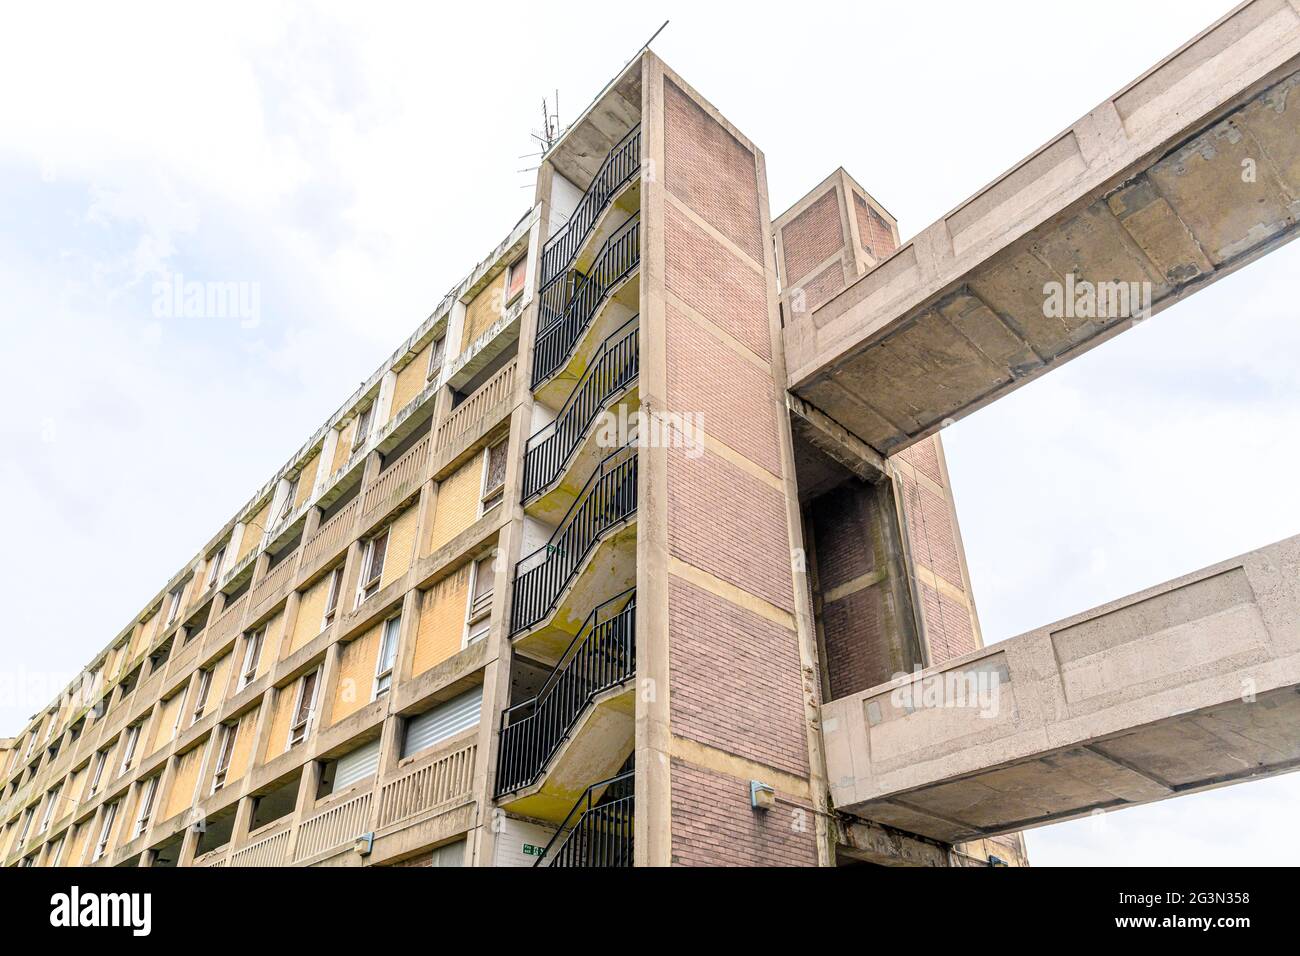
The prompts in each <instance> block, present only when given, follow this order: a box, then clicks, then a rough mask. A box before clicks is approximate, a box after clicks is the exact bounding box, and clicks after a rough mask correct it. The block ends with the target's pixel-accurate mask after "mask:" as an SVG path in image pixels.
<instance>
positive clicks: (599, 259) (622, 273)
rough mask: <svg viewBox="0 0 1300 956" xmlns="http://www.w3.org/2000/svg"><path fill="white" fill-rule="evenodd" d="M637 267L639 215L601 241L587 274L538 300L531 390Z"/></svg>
mask: <svg viewBox="0 0 1300 956" xmlns="http://www.w3.org/2000/svg"><path fill="white" fill-rule="evenodd" d="M640 262H641V214H640V213H637V214H636V215H635V216H633V217H632V218H631V219H629V220H628V221H627V222H625V223H623V225H621V226H619V227H618V229H617V230H616V231H615V232H614V234H613V235H611V236H610V237H609V238H608V239H606V240H605V244H604V245H603V246H601V247H600V252H598V253H597V254H596V260H595V261H594V262H593V263H592V264H591V271H590V272H588V273H587V274H586V275H583V276H576V277H574V278H568V277H564V278H558V279H556V280H555V281H554V282H553V283H552V284H551V285H550V286H548V287H547V288H546V289H545V290H543V292H542V294H541V296H540V305H539V311H540V315H539V317H538V326H537V328H538V331H537V344H536V345H535V346H534V348H533V379H532V383H531V385H532V387H533V388H536V387H537V386H538V385H540V384H541V383H542V382H544V381H546V380H547V379H548V378H550V377H551V376H552V375H554V374H555V373H556V371H558V370H559V368H560V366H562V365H563V364H564V363H565V362H566V361H568V358H569V356H570V354H572V352H573V348H574V346H575V345H577V343H578V340H579V339H580V338H582V333H583V332H585V331H586V330H587V327H588V326H589V325H591V320H592V319H593V318H594V317H595V315H596V312H597V311H598V310H599V309H600V306H601V303H603V302H604V301H605V297H606V296H607V295H608V294H609V293H610V291H611V290H612V289H613V288H614V287H615V286H617V285H618V284H619V283H620V282H622V281H623V280H624V279H626V278H627V277H628V276H630V275H631V274H632V273H633V272H634V271H635V270H636V267H637V266H638V265H639V264H640Z"/></svg>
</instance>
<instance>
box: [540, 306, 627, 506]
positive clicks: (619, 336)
mask: <svg viewBox="0 0 1300 956" xmlns="http://www.w3.org/2000/svg"><path fill="white" fill-rule="evenodd" d="M638 319H639V316H633V317H632V318H631V319H629V320H628V321H627V322H625V323H624V324H623V325H622V326H621V327H620V328H619V329H618V331H617V332H615V333H614V334H613V335H611V336H610V337H609V338H607V339H605V341H604V342H602V343H601V345H600V349H599V351H597V353H596V354H595V356H593V357H592V360H591V364H590V365H589V366H588V367H587V372H586V374H585V375H583V377H582V381H580V382H579V383H578V385H577V387H576V388H575V389H574V390H573V394H572V395H570V396H569V399H568V401H566V402H565V403H564V406H563V407H562V408H561V409H560V411H559V414H557V415H556V416H555V421H553V422H551V423H550V424H549V425H547V426H545V427H544V428H541V429H538V431H536V432H535V433H534V434H533V435H532V437H530V438H529V439H528V443H527V444H526V445H525V446H524V476H523V500H524V501H525V502H527V501H529V500H531V499H532V498H534V497H536V496H537V495H539V494H541V492H542V491H543V490H544V489H545V488H546V487H547V486H548V485H550V484H551V482H553V481H554V480H555V479H556V478H558V477H559V475H560V473H561V472H562V471H563V470H564V468H565V466H566V465H567V464H568V463H569V458H570V457H571V456H572V455H573V453H574V451H575V450H576V449H577V447H578V444H579V442H581V440H582V436H583V435H585V434H586V432H587V429H588V428H589V427H590V426H591V423H592V422H593V421H595V419H596V416H597V415H598V414H600V412H601V411H602V410H603V409H604V408H605V405H606V403H607V402H608V401H609V400H610V399H611V398H612V397H613V396H615V395H617V394H618V393H619V392H621V391H622V390H623V389H625V388H627V387H628V386H629V385H630V384H631V383H632V382H633V381H635V380H636V377H637V373H638V371H639V368H640V356H641V350H640V348H639V347H638V341H637V334H638V329H639V328H640V323H639V322H638Z"/></svg>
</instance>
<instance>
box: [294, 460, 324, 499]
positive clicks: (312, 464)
mask: <svg viewBox="0 0 1300 956" xmlns="http://www.w3.org/2000/svg"><path fill="white" fill-rule="evenodd" d="M319 464H320V453H319V452H317V453H315V454H313V455H312V456H311V457H310V458H308V459H307V460H306V461H305V462H303V464H302V472H301V474H299V475H298V488H297V490H296V491H295V492H294V495H293V507H294V509H295V510H296V509H298V508H300V507H302V505H304V504H305V503H306V501H307V499H308V498H310V497H311V489H312V486H314V485H315V484H316V468H317V466H318V465H319Z"/></svg>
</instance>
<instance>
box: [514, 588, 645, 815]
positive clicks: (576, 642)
mask: <svg viewBox="0 0 1300 956" xmlns="http://www.w3.org/2000/svg"><path fill="white" fill-rule="evenodd" d="M635 675H636V594H635V592H634V591H626V592H624V593H623V594H620V595H619V596H618V597H616V598H613V599H612V600H609V601H606V602H605V603H604V604H602V605H601V606H600V607H598V608H596V609H595V610H594V611H592V612H591V615H590V616H589V617H588V618H587V620H586V622H585V623H584V624H583V625H582V628H581V629H580V630H579V631H578V633H577V634H576V635H575V636H574V638H573V641H572V642H571V643H570V644H569V647H568V649H567V650H565V652H564V654H563V655H561V657H560V662H559V663H558V664H557V665H556V666H555V670H553V671H552V672H551V675H550V677H548V678H547V679H546V683H544V684H543V685H542V689H541V690H540V691H538V692H537V696H536V697H534V698H533V699H532V700H528V701H525V702H523V703H522V704H516V705H515V706H513V707H511V708H510V709H509V710H507V711H505V713H503V714H502V715H501V743H500V749H499V750H498V751H497V779H496V793H497V796H500V795H501V794H503V793H509V792H511V791H512V790H519V789H522V788H523V787H527V786H529V785H531V784H532V783H534V782H535V781H536V780H537V778H538V777H540V776H541V774H542V771H543V770H544V769H545V768H546V765H547V764H548V763H549V762H550V760H551V758H552V757H553V756H554V755H555V753H556V751H557V750H559V749H560V745H561V744H562V743H564V741H565V740H566V739H568V737H569V734H570V733H571V732H572V731H573V728H574V726H575V725H576V724H577V722H578V719H579V718H580V717H582V715H583V713H584V712H585V711H586V709H587V707H588V706H589V705H590V704H591V702H592V701H593V700H595V698H596V696H597V695H598V694H600V693H602V692H604V691H607V690H609V689H610V688H613V687H618V686H619V685H620V684H624V683H626V682H627V681H629V680H631V679H632V678H633V677H634V676H635Z"/></svg>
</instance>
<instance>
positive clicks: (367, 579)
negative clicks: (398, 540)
mask: <svg viewBox="0 0 1300 956" xmlns="http://www.w3.org/2000/svg"><path fill="white" fill-rule="evenodd" d="M387 553H388V529H387V528H385V529H384V530H383V531H381V532H379V534H377V535H375V536H374V537H373V538H371V539H370V540H369V541H367V542H366V553H365V555H364V556H363V559H362V561H361V568H362V570H361V584H360V585H358V587H357V604H358V605H360V604H361V602H362V601H364V600H365V599H366V598H368V597H370V596H371V595H372V594H374V593H375V592H376V591H378V590H379V580H380V578H381V577H382V576H383V573H384V556H385V555H386V554H387Z"/></svg>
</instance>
